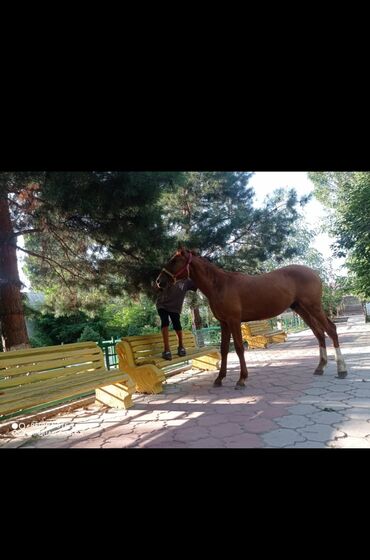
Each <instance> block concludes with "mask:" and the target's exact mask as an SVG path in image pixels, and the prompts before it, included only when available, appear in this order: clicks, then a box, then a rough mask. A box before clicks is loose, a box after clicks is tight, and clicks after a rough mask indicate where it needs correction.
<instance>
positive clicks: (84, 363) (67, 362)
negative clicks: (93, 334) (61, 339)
mask: <svg viewBox="0 0 370 560" xmlns="http://www.w3.org/2000/svg"><path fill="white" fill-rule="evenodd" d="M105 369H106V368H105V364H104V357H103V352H102V351H101V349H100V348H99V346H98V345H97V344H96V342H77V343H75V344H63V345H60V346H48V347H42V348H29V349H24V350H14V351H11V352H0V416H1V414H3V413H4V411H5V410H6V411H8V410H9V409H11V408H14V407H15V403H16V402H17V401H18V400H19V398H20V396H21V397H22V399H25V401H26V402H27V405H29V406H34V405H36V404H39V403H41V402H47V395H48V394H50V395H51V394H54V393H55V391H58V390H62V388H63V387H64V386H65V385H66V384H68V383H69V384H72V385H75V386H76V387H79V386H82V385H83V383H84V382H86V380H88V379H89V378H91V375H92V374H94V373H96V374H98V373H99V372H101V373H103V372H104V371H105ZM41 382H42V384H41ZM45 399H46V400H45ZM11 403H14V407H12V404H11Z"/></svg>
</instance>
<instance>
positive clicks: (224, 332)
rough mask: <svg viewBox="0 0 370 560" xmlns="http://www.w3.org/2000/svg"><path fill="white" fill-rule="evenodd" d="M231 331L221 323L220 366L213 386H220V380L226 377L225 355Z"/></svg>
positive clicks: (225, 324) (227, 350) (227, 351)
mask: <svg viewBox="0 0 370 560" xmlns="http://www.w3.org/2000/svg"><path fill="white" fill-rule="evenodd" d="M230 335H231V331H230V328H229V326H228V324H227V323H223V322H222V323H221V367H220V371H219V374H218V376H217V377H216V379H215V380H214V382H213V385H214V387H221V386H222V380H223V378H224V377H226V371H227V355H228V353H229V346H230Z"/></svg>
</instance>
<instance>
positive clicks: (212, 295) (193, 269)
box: [157, 249, 347, 389]
mask: <svg viewBox="0 0 370 560" xmlns="http://www.w3.org/2000/svg"><path fill="white" fill-rule="evenodd" d="M189 277H190V278H191V279H192V280H193V281H194V282H195V284H196V285H197V287H198V288H199V289H200V290H201V292H203V294H204V295H205V296H206V297H207V298H208V300H209V304H210V307H211V309H212V312H213V314H214V316H215V317H216V319H218V320H219V321H220V324H221V357H222V360H221V368H220V372H219V374H218V377H217V378H216V380H215V382H214V385H215V386H216V387H220V386H221V385H222V380H223V378H224V377H225V376H226V370H227V355H228V352H229V344H230V335H232V336H233V340H234V345H235V350H236V353H237V355H238V357H239V361H240V378H239V380H238V381H237V383H236V386H235V389H240V388H243V387H244V386H245V380H246V379H247V377H248V370H247V366H246V363H245V359H244V346H243V339H242V333H241V328H240V327H241V322H243V321H256V320H259V319H270V318H271V317H276V315H280V313H282V312H283V311H285V310H286V309H288V308H289V307H291V308H292V309H293V310H294V311H295V312H296V313H298V314H299V315H300V316H301V317H302V319H303V320H304V321H305V323H306V324H307V325H308V326H309V327H310V328H311V329H312V331H313V333H314V335H315V336H316V338H317V340H318V342H319V348H320V362H319V364H318V366H317V368H316V369H315V372H314V373H315V374H316V375H322V374H323V373H324V368H325V366H326V364H327V361H328V358H327V352H326V344H325V332H327V334H328V335H329V337H330V338H331V339H332V341H333V343H334V348H335V357H336V362H337V370H338V377H340V378H344V377H346V375H347V368H346V364H345V361H344V359H343V356H342V354H341V351H340V347H339V341H338V336H337V329H336V326H335V324H334V323H332V321H330V319H328V317H327V316H326V314H325V312H324V310H323V308H322V304H321V294H322V284H321V280H320V277H319V276H318V275H317V274H316V272H314V271H313V270H312V269H311V268H308V267H307V266H301V265H290V266H284V267H283V268H280V269H277V270H274V271H272V272H268V273H266V274H260V275H256V276H251V275H249V274H242V273H240V272H226V271H225V270H222V269H220V268H218V267H217V266H215V265H214V264H212V263H211V262H209V261H208V260H207V259H205V258H203V257H200V256H198V255H196V253H194V252H193V251H187V250H185V249H181V250H179V251H177V252H176V253H175V255H174V256H173V257H172V258H171V259H170V260H169V261H168V263H167V264H166V266H165V267H164V268H162V271H161V273H160V274H159V276H158V278H157V285H158V286H159V287H161V288H163V287H165V286H166V285H167V284H168V282H177V281H178V280H180V279H182V278H189Z"/></svg>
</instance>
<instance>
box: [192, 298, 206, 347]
mask: <svg viewBox="0 0 370 560" xmlns="http://www.w3.org/2000/svg"><path fill="white" fill-rule="evenodd" d="M191 311H192V316H193V325H194V327H195V331H196V332H195V336H196V339H197V344H198V346H199V347H202V346H204V345H205V344H204V336H203V333H202V332H201V330H200V329H201V328H202V326H203V324H202V317H201V316H200V312H199V307H193V308H192V310H191Z"/></svg>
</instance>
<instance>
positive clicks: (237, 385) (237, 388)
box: [234, 383, 245, 391]
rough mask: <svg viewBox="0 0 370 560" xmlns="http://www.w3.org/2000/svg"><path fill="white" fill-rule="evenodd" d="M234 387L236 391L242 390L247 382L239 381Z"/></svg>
mask: <svg viewBox="0 0 370 560" xmlns="http://www.w3.org/2000/svg"><path fill="white" fill-rule="evenodd" d="M234 388H235V391H240V390H241V389H245V383H237V384H236V385H235V387H234Z"/></svg>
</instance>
